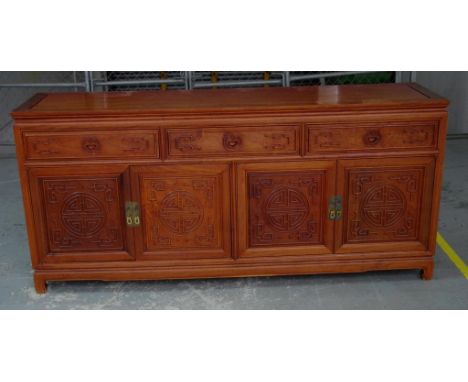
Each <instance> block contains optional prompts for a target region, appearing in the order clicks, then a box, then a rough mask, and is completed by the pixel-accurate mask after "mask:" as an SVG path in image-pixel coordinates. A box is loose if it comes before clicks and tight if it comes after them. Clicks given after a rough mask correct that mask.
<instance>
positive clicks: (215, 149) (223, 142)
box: [167, 125, 300, 158]
mask: <svg viewBox="0 0 468 382" xmlns="http://www.w3.org/2000/svg"><path fill="white" fill-rule="evenodd" d="M299 131H300V130H299V126H296V125H287V126H286V125H285V126H277V125H275V126H264V125H262V126H244V127H232V128H229V127H210V128H199V129H197V128H194V129H168V131H167V137H168V138H167V139H168V146H169V147H168V156H169V158H185V157H206V156H222V157H226V156H272V155H273V156H274V155H298V154H299V147H300V142H299V141H300V140H299Z"/></svg>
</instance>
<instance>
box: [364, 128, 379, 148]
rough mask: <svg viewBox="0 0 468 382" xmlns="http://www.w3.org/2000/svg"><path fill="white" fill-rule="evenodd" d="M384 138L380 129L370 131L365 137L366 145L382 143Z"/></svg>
mask: <svg viewBox="0 0 468 382" xmlns="http://www.w3.org/2000/svg"><path fill="white" fill-rule="evenodd" d="M381 140H382V135H381V134H380V131H378V130H371V131H368V132H367V133H366V134H365V135H364V138H363V141H364V144H365V145H366V146H375V145H378V144H379V143H380V141H381Z"/></svg>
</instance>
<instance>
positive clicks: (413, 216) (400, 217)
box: [336, 157, 434, 253]
mask: <svg viewBox="0 0 468 382" xmlns="http://www.w3.org/2000/svg"><path fill="white" fill-rule="evenodd" d="M433 179H434V158H432V157H425V158H424V157H423V158H421V157H419V158H385V159H352V160H351V159H350V160H341V161H339V162H338V194H339V195H342V196H343V209H344V210H343V219H342V220H341V221H339V222H337V227H336V229H337V235H336V251H337V252H339V253H343V252H369V251H381V252H385V251H398V250H426V249H427V247H428V237H429V234H430V232H429V229H430V227H429V226H430V216H431V210H432V205H431V194H432V187H433Z"/></svg>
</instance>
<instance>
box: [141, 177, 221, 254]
mask: <svg viewBox="0 0 468 382" xmlns="http://www.w3.org/2000/svg"><path fill="white" fill-rule="evenodd" d="M141 189H142V205H143V210H144V211H143V213H144V226H145V236H146V247H147V249H148V250H149V251H158V250H180V249H206V248H222V231H221V230H222V227H223V222H222V214H223V206H222V194H221V193H222V190H221V189H220V187H219V179H218V177H217V176H190V174H189V173H187V176H183V175H181V176H172V177H171V176H169V175H165V176H161V177H158V176H143V178H142V180H141Z"/></svg>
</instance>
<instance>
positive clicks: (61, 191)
mask: <svg viewBox="0 0 468 382" xmlns="http://www.w3.org/2000/svg"><path fill="white" fill-rule="evenodd" d="M119 187H120V180H119V179H117V178H83V179H44V180H43V181H42V191H43V200H44V202H43V203H44V211H45V217H46V226H47V236H48V244H49V249H50V250H51V251H52V252H70V251H73V252H82V251H108V250H122V249H123V246H124V243H123V236H122V216H121V202H120V197H119Z"/></svg>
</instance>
